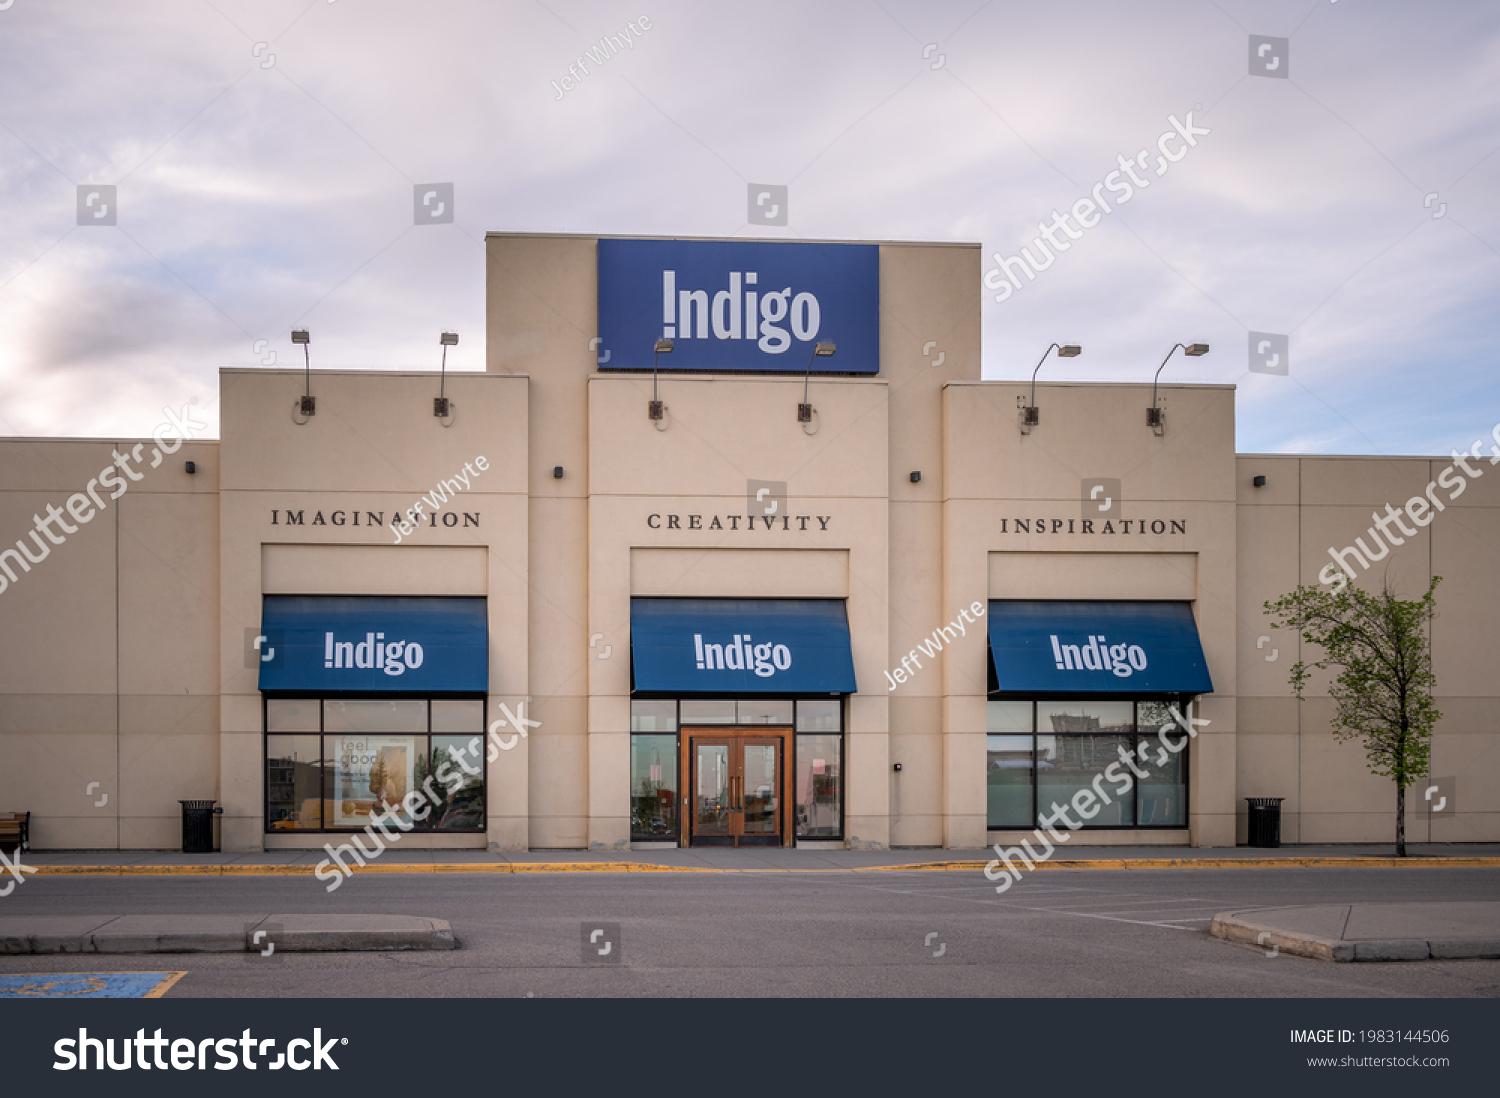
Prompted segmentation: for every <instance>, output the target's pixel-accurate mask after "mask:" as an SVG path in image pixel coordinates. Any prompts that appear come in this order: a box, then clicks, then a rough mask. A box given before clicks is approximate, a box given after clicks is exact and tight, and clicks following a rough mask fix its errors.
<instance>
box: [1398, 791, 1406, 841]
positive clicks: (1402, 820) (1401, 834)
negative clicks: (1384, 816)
mask: <svg viewBox="0 0 1500 1098" xmlns="http://www.w3.org/2000/svg"><path fill="white" fill-rule="evenodd" d="M1396 857H1398V858H1404V857H1406V786H1404V785H1402V784H1401V783H1400V782H1397V783H1396Z"/></svg>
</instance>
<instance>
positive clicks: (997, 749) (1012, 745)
mask: <svg viewBox="0 0 1500 1098" xmlns="http://www.w3.org/2000/svg"><path fill="white" fill-rule="evenodd" d="M991 704H993V703H991ZM986 739H987V741H988V742H987V744H986V752H985V762H986V767H985V798H986V805H987V807H986V816H987V818H988V820H989V826H990V827H991V828H1011V827H1017V828H1027V827H1031V826H1032V807H1031V783H1032V776H1033V773H1034V770H1033V766H1032V757H1031V751H1032V748H1031V736H1030V735H1025V736H989V737H986Z"/></svg>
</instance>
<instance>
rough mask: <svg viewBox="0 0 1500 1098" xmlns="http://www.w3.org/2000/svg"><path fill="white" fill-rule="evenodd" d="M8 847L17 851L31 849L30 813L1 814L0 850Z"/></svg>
mask: <svg viewBox="0 0 1500 1098" xmlns="http://www.w3.org/2000/svg"><path fill="white" fill-rule="evenodd" d="M7 846H12V847H15V848H16V849H17V850H29V849H30V848H31V813H30V812H0V850H3V849H4V848H5V847H7Z"/></svg>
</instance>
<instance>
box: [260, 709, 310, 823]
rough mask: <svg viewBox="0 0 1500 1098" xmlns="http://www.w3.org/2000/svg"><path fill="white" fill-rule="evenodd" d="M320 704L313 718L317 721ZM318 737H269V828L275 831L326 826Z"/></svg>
mask: <svg viewBox="0 0 1500 1098" xmlns="http://www.w3.org/2000/svg"><path fill="white" fill-rule="evenodd" d="M317 713H318V710H317V703H316V702H315V703H313V718H314V720H316V719H317ZM320 762H321V760H320V758H319V755H318V737H317V736H268V737H266V826H267V827H268V828H269V829H270V830H272V831H300V830H309V829H311V830H317V829H318V828H321V827H322V826H323V771H322V767H321V766H320Z"/></svg>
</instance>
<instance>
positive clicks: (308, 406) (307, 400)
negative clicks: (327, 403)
mask: <svg viewBox="0 0 1500 1098" xmlns="http://www.w3.org/2000/svg"><path fill="white" fill-rule="evenodd" d="M311 342H312V336H311V335H310V334H309V333H308V330H307V329H306V328H294V329H292V343H293V344H297V343H300V344H302V363H303V366H304V368H305V369H306V371H307V374H306V376H307V391H306V393H305V394H304V395H303V397H302V400H301V401H300V402H299V404H298V408H297V411H298V413H299V414H301V415H304V416H315V415H317V414H318V400H317V397H315V396H313V395H312V354H311V352H309V351H308V349H307V345H308V344H309V343H311Z"/></svg>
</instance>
